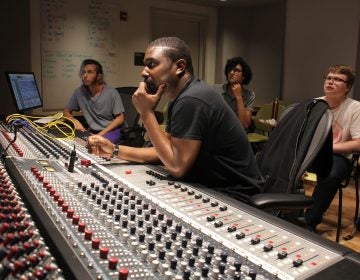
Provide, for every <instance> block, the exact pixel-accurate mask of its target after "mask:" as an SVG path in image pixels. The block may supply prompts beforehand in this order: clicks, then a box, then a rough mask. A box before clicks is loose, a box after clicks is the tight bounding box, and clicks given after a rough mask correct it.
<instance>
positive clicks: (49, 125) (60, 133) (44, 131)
mask: <svg viewBox="0 0 360 280" xmlns="http://www.w3.org/2000/svg"><path fill="white" fill-rule="evenodd" d="M45 118H46V119H49V121H46V122H45V123H41V122H40V123H37V122H36V121H39V120H40V119H45ZM6 122H7V123H9V124H15V123H21V124H23V125H24V126H25V127H29V128H32V129H34V130H35V131H37V132H38V133H40V134H41V135H43V136H45V137H48V138H50V139H73V138H75V124H74V122H73V121H72V120H71V119H69V118H67V117H64V116H63V114H62V113H57V114H54V115H50V116H46V117H44V116H41V117H36V116H27V115H22V114H12V115H9V116H7V117H6ZM50 130H51V133H50ZM53 134H55V135H56V136H54V135H53Z"/></svg>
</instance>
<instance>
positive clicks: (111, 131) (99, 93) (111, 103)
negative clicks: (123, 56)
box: [64, 59, 125, 143]
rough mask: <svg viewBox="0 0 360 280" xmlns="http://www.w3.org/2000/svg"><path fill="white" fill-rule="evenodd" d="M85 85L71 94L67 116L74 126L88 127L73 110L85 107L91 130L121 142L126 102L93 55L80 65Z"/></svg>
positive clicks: (85, 116) (84, 111)
mask: <svg viewBox="0 0 360 280" xmlns="http://www.w3.org/2000/svg"><path fill="white" fill-rule="evenodd" d="M80 78H81V80H82V85H81V86H80V87H78V88H77V89H76V90H75V91H74V93H73V95H72V96H71V98H70V100H69V102H68V104H67V105H66V108H65V109H64V116H65V117H67V118H70V119H71V120H73V122H74V124H75V129H76V130H80V131H85V130H86V129H85V127H84V126H83V125H82V124H81V123H80V121H79V120H77V119H76V118H74V117H73V115H72V112H73V111H80V110H81V111H82V113H83V115H84V118H85V120H86V123H87V125H88V126H89V128H88V129H89V131H90V132H91V133H92V134H99V135H101V136H104V137H105V138H107V139H109V140H110V141H111V142H112V143H118V142H119V141H120V138H121V132H120V129H121V128H120V127H121V126H122V125H123V123H124V120H125V118H124V105H123V104H122V101H121V98H120V95H119V94H118V92H117V91H116V89H114V88H112V87H110V86H108V85H106V84H105V81H104V74H103V69H102V66H101V64H100V63H99V62H97V61H96V60H94V59H85V60H84V61H83V62H82V64H81V66H80Z"/></svg>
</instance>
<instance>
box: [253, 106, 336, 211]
mask: <svg viewBox="0 0 360 280" xmlns="http://www.w3.org/2000/svg"><path fill="white" fill-rule="evenodd" d="M332 120H333V115H332V113H331V111H330V108H329V106H328V104H327V103H326V102H325V101H324V100H319V99H310V100H307V101H305V102H302V103H299V104H296V105H293V106H289V107H288V108H287V109H286V110H285V111H284V112H283V116H282V117H281V119H280V120H279V122H278V124H277V126H276V127H275V129H274V130H273V131H272V133H271V134H270V137H269V140H268V142H267V143H266V144H265V146H264V148H263V150H262V151H261V153H260V154H259V155H258V157H257V163H258V166H259V170H260V172H261V174H262V175H263V177H264V179H265V185H264V193H261V194H257V195H254V196H252V197H250V199H249V204H250V205H252V206H254V207H256V208H258V209H262V210H264V211H268V212H271V213H272V214H275V215H277V216H281V215H282V213H285V212H287V211H294V210H303V209H306V208H309V207H311V206H312V204H313V199H312V198H311V197H309V196H306V195H305V194H304V193H303V192H302V188H301V181H302V180H301V179H302V177H303V175H304V173H305V171H307V170H309V169H310V166H312V168H313V170H314V172H315V173H318V174H321V175H322V176H326V175H327V174H328V173H329V171H330V168H331V163H332V160H331V159H332V130H331V129H332Z"/></svg>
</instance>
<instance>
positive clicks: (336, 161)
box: [305, 154, 351, 228]
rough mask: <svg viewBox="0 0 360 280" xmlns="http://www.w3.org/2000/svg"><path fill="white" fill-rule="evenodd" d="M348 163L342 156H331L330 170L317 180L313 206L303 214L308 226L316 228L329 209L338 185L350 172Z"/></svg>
mask: <svg viewBox="0 0 360 280" xmlns="http://www.w3.org/2000/svg"><path fill="white" fill-rule="evenodd" d="M350 168H351V166H350V161H349V160H348V159H347V158H345V157H344V156H342V155H335V154H334V155H333V163H332V168H331V171H330V173H329V175H328V176H327V177H325V178H318V184H317V185H316V187H315V189H314V192H313V194H312V197H313V199H314V205H313V207H312V208H311V209H308V210H307V211H306V212H305V221H306V223H307V224H308V225H311V226H312V227H313V228H316V226H317V225H318V224H320V223H321V221H322V217H323V215H324V213H325V212H326V210H327V209H328V208H329V206H330V204H331V202H332V200H333V199H334V197H335V195H336V192H337V191H338V189H339V187H340V184H341V182H342V181H344V180H345V179H346V178H347V176H348V174H349V172H350Z"/></svg>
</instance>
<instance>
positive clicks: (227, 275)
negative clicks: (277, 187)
mask: <svg viewBox="0 0 360 280" xmlns="http://www.w3.org/2000/svg"><path fill="white" fill-rule="evenodd" d="M12 138H13V135H12V133H11V132H9V131H8V129H7V127H6V126H3V127H2V133H1V134H0V143H1V146H2V147H3V148H5V147H7V146H8V145H9V143H10V142H11V139H12ZM14 144H15V143H13V145H11V146H10V148H9V149H8V150H7V153H6V159H5V164H4V169H5V168H6V170H7V172H8V173H9V176H8V178H9V180H10V179H11V180H12V182H13V185H14V188H16V189H17V191H18V192H19V197H21V199H22V200H23V201H24V205H25V206H26V208H27V209H28V211H29V215H30V216H31V217H32V218H33V220H34V221H35V224H36V225H37V227H38V231H39V233H41V235H42V237H43V240H44V243H46V245H47V247H46V248H49V251H50V252H51V254H52V260H53V262H54V264H53V267H55V266H56V267H57V266H59V268H58V269H57V270H56V271H57V272H58V275H64V277H65V279H74V278H75V279H258V280H259V279H260V280H261V279H324V278H327V279H339V278H342V279H345V277H351V276H353V278H356V277H357V275H359V273H360V265H359V263H360V262H359V256H358V254H357V253H355V252H353V251H351V250H350V249H348V248H345V247H343V246H341V245H338V244H336V243H335V242H331V241H328V240H325V239H323V238H322V237H320V236H317V235H315V234H313V233H310V232H307V231H305V230H303V229H301V228H299V227H297V226H295V225H292V224H290V223H288V222H286V221H283V220H281V219H279V218H276V217H274V216H271V215H269V214H267V213H264V212H262V211H259V210H257V209H254V208H252V207H250V206H248V205H246V204H243V203H241V202H238V201H235V200H233V199H231V198H229V197H226V196H223V195H221V194H219V193H216V192H214V191H211V190H209V189H207V188H204V187H201V186H196V185H191V184H187V183H185V182H181V181H176V180H174V179H173V178H172V177H171V176H169V175H168V174H167V172H166V170H165V169H163V168H161V167H157V166H150V165H136V164H131V163H128V162H124V161H118V162H114V161H108V160H105V159H102V158H99V157H95V156H93V155H89V154H88V153H87V152H86V148H85V142H84V140H83V139H80V138H76V139H74V140H57V139H48V138H45V137H44V136H39V135H38V134H36V133H34V132H33V131H31V130H30V129H28V128H25V129H21V130H20V132H19V135H18V137H17V141H16V145H14ZM74 146H75V149H76V151H77V155H76V160H75V163H74V168H73V169H72V170H71V172H70V171H69V158H70V154H71V151H72V150H73V147H74ZM0 233H1V232H0ZM0 241H1V239H0ZM24 254H25V253H24ZM0 271H1V269H0ZM7 274H9V275H11V274H13V272H12V270H9V271H7ZM59 277H60V276H59Z"/></svg>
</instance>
